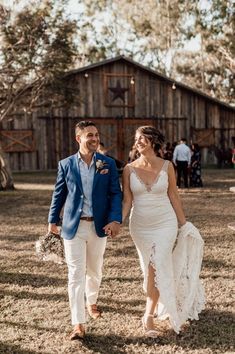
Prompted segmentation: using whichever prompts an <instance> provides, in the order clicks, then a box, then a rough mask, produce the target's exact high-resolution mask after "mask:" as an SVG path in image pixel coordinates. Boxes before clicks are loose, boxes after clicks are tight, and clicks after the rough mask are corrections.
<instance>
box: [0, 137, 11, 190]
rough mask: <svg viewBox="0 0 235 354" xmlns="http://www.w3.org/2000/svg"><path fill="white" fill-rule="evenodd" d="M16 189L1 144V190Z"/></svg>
mask: <svg viewBox="0 0 235 354" xmlns="http://www.w3.org/2000/svg"><path fill="white" fill-rule="evenodd" d="M12 189H15V187H14V183H13V177H12V173H11V169H10V167H9V164H8V161H7V158H6V155H5V153H4V151H3V149H2V147H1V144H0V190H12Z"/></svg>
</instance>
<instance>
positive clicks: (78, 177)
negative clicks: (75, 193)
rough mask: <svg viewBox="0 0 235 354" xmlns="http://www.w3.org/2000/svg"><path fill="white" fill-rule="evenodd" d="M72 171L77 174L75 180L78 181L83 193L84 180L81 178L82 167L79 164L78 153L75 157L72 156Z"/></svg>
mask: <svg viewBox="0 0 235 354" xmlns="http://www.w3.org/2000/svg"><path fill="white" fill-rule="evenodd" d="M72 171H73V173H74V176H75V181H76V182H77V184H78V186H79V188H80V190H81V192H82V193H83V189H82V180H81V174H80V168H79V164H78V155H77V154H75V155H73V158H72Z"/></svg>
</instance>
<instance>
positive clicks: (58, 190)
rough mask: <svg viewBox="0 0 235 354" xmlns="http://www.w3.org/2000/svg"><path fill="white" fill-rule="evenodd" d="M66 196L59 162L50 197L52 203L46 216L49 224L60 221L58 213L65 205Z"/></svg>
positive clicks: (65, 186) (63, 176) (64, 181)
mask: <svg viewBox="0 0 235 354" xmlns="http://www.w3.org/2000/svg"><path fill="white" fill-rule="evenodd" d="M67 194H68V189H67V184H66V180H65V172H64V168H63V166H62V164H61V162H59V164H58V172H57V179H56V184H55V189H54V192H53V195H52V201H51V206H50V211H49V215H48V222H49V223H51V224H56V223H57V222H59V221H60V212H61V210H62V208H63V205H64V203H65V200H66V197H67Z"/></svg>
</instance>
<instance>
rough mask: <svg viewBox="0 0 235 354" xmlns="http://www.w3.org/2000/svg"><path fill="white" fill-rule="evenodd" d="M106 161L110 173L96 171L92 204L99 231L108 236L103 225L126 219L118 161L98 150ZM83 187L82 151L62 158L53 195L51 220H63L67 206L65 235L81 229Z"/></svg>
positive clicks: (98, 155)
mask: <svg viewBox="0 0 235 354" xmlns="http://www.w3.org/2000/svg"><path fill="white" fill-rule="evenodd" d="M97 160H101V161H105V167H103V168H104V169H108V173H106V174H102V173H100V170H98V171H96V172H95V175H94V181H93V190H92V208H93V217H94V223H95V229H96V233H97V235H98V236H99V237H104V236H106V235H105V233H104V230H103V227H104V226H105V225H106V224H108V223H110V222H112V221H118V222H120V223H121V222H122V192H121V189H120V183H119V177H118V172H117V168H116V164H115V161H114V160H113V159H112V158H110V157H107V156H105V155H101V154H99V153H95V161H97ZM83 200H84V197H83V189H82V181H81V175H80V169H79V164H78V155H77V154H74V155H72V156H69V157H67V158H66V159H64V160H61V161H60V162H59V165H58V172H57V180H56V184H55V189H54V192H53V196H52V202H51V207H50V211H49V216H48V222H49V223H52V224H55V223H58V222H59V221H60V214H61V210H62V208H64V210H63V223H62V230H61V235H62V237H64V238H65V239H67V240H71V239H72V238H73V237H74V236H75V234H76V232H77V229H78V226H79V222H80V217H81V214H82V208H83Z"/></svg>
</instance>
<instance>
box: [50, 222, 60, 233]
mask: <svg viewBox="0 0 235 354" xmlns="http://www.w3.org/2000/svg"><path fill="white" fill-rule="evenodd" d="M48 232H53V233H54V234H58V235H59V233H60V231H59V228H58V226H56V224H49V225H48Z"/></svg>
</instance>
